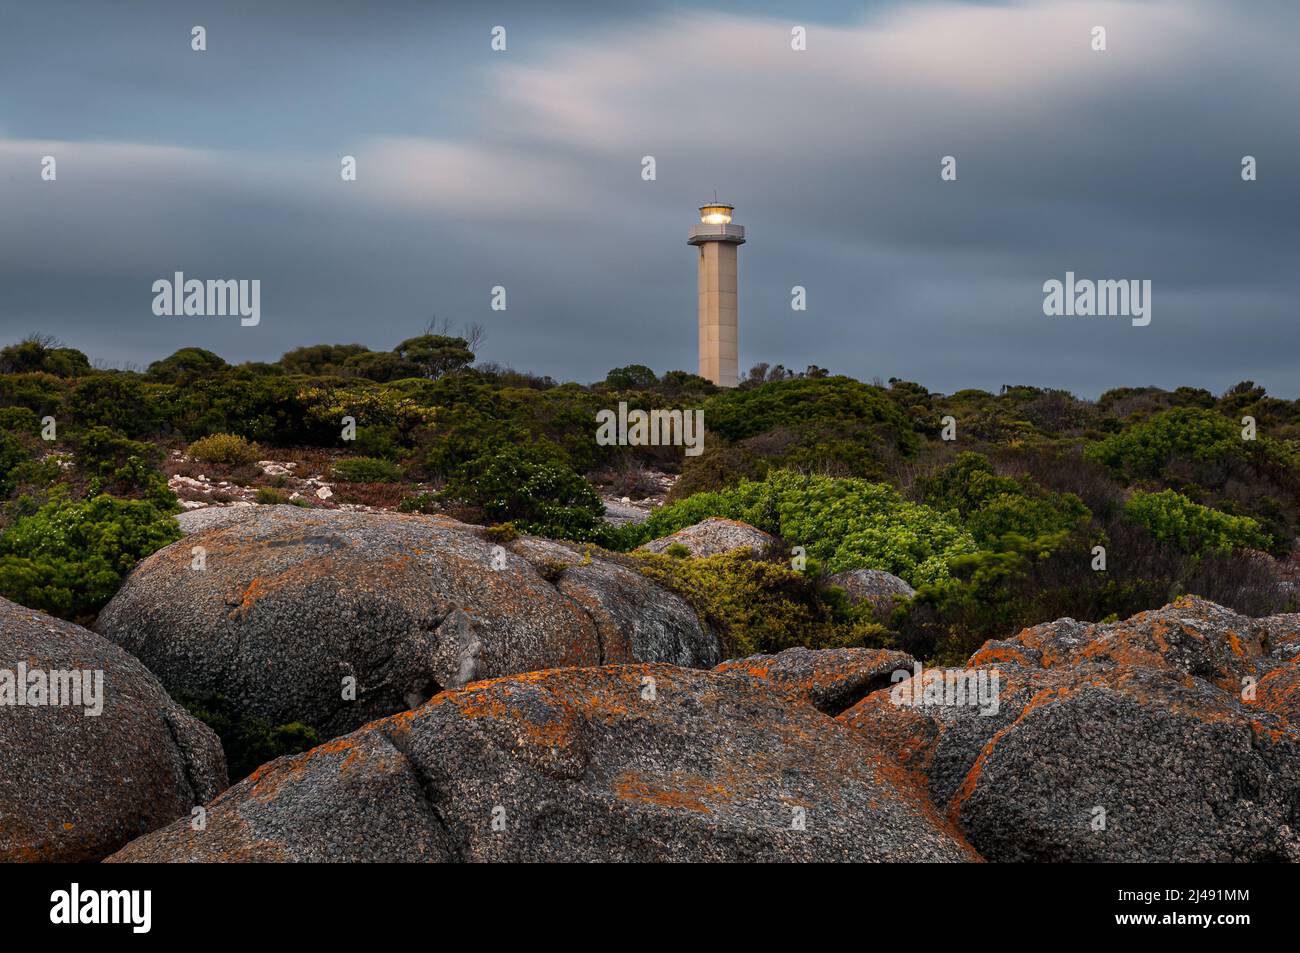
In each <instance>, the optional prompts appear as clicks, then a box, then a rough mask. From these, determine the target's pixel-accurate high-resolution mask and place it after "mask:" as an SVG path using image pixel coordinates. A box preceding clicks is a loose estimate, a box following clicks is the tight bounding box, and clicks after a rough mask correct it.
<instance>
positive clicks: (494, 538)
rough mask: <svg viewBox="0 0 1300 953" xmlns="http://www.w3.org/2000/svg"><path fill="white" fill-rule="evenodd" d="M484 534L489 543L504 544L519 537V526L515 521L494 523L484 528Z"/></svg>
mask: <svg viewBox="0 0 1300 953" xmlns="http://www.w3.org/2000/svg"><path fill="white" fill-rule="evenodd" d="M483 535H484V536H485V537H486V538H487V541H488V542H489V543H496V544H498V545H501V546H504V545H505V544H506V543H512V542H514V541H515V540H516V539H518V538H519V527H518V526H516V525H515V524H514V523H493V524H492V525H491V526H489V527H487V528H486V529H484V530H483Z"/></svg>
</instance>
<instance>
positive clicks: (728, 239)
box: [686, 202, 745, 387]
mask: <svg viewBox="0 0 1300 953" xmlns="http://www.w3.org/2000/svg"><path fill="white" fill-rule="evenodd" d="M732 211H734V206H731V205H719V204H717V203H716V202H715V203H714V204H713V205H702V206H700V224H698V225H695V226H693V227H692V228H691V231H690V235H689V237H688V238H687V239H686V241H687V243H688V244H691V245H698V246H699V249H700V288H699V308H700V376H701V377H703V378H707V379H708V380H710V381H712V382H713V383H715V384H717V385H718V386H719V387H735V386H736V381H737V374H738V371H739V368H738V366H737V350H738V349H737V343H738V338H737V318H738V315H739V310H738V301H737V296H736V248H737V246H739V245H743V244H745V228H744V226H743V225H733V224H731V213H732Z"/></svg>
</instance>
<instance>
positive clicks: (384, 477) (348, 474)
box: [330, 457, 402, 483]
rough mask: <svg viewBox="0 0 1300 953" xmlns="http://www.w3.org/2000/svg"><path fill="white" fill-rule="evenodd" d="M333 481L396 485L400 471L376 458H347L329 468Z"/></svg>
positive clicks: (400, 476) (387, 462) (391, 464)
mask: <svg viewBox="0 0 1300 953" xmlns="http://www.w3.org/2000/svg"><path fill="white" fill-rule="evenodd" d="M330 470H331V472H332V473H333V475H334V479H336V480H342V481H343V482H345V483H396V482H397V481H398V480H400V479H401V478H402V471H401V470H400V469H398V467H397V466H396V465H395V464H393V463H390V462H389V461H387V460H381V459H379V458H378V457H349V458H347V459H346V460H340V461H338V462H337V463H335V464H334V465H333V466H332V467H331V468H330Z"/></svg>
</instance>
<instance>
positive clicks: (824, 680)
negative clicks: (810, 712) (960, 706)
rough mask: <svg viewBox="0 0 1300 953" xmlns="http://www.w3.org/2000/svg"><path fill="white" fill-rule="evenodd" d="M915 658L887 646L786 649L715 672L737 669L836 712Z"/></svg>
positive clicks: (908, 666) (909, 666)
mask: <svg viewBox="0 0 1300 953" xmlns="http://www.w3.org/2000/svg"><path fill="white" fill-rule="evenodd" d="M915 664H916V660H915V659H913V658H912V656H910V655H908V654H907V653H905V652H895V651H891V650H889V649H854V648H849V649H820V650H816V649H805V648H793V649H786V650H785V651H783V652H780V653H778V654H776V655H751V656H749V657H747V658H742V659H732V660H731V661H727V662H723V663H722V664H721V665H719V666H718V667H717V668H715V669H714V671H715V672H743V673H744V674H746V675H750V676H752V677H754V678H759V679H762V680H764V681H765V682H767V683H769V684H770V685H772V687H773V688H775V689H777V690H778V691H783V692H786V693H788V694H790V695H793V696H794V697H795V698H798V699H799V700H800V701H804V702H807V703H808V704H810V705H812V706H813V707H814V708H816V709H817V710H818V711H821V712H825V713H826V714H828V715H838V714H839V713H840V712H842V711H844V710H845V709H847V708H849V707H851V706H852V705H854V704H855V703H856V702H858V701H860V700H861V699H862V698H863V697H864V696H866V695H869V694H870V693H871V692H874V691H876V690H877V689H880V688H884V687H886V686H888V685H890V684H891V683H892V681H893V680H894V673H895V672H906V673H908V675H910V674H911V672H912V666H913V665H915Z"/></svg>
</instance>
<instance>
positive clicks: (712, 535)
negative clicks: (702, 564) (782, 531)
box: [639, 516, 775, 556]
mask: <svg viewBox="0 0 1300 953" xmlns="http://www.w3.org/2000/svg"><path fill="white" fill-rule="evenodd" d="M774 542H775V540H774V539H773V538H772V536H771V535H770V534H768V533H765V532H763V531H762V530H761V529H756V528H754V527H753V526H750V525H749V524H748V523H742V522H741V521H740V520H729V519H723V518H722V517H719V516H714V517H710V518H709V519H706V520H704V521H702V522H699V523H696V524H695V525H694V526H687V527H686V528H685V529H679V530H678V531H677V532H675V533H673V534H671V535H669V536H663V537H660V538H659V539H652V540H651V541H650V542H648V543H646V544H645V545H643V546H641V547H639V548H640V549H643V550H645V551H646V552H649V553H665V552H667V551H668V549H669V548H670V547H672V546H685V547H686V548H687V549H688V550H689V551H690V554H691V555H692V556H717V555H719V554H720V553H729V552H731V551H732V550H733V549H747V550H749V551H750V552H751V553H753V554H754V555H755V556H762V555H763V554H764V553H766V552H767V551H768V549H770V548H771V546H772V544H773V543H774Z"/></svg>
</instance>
